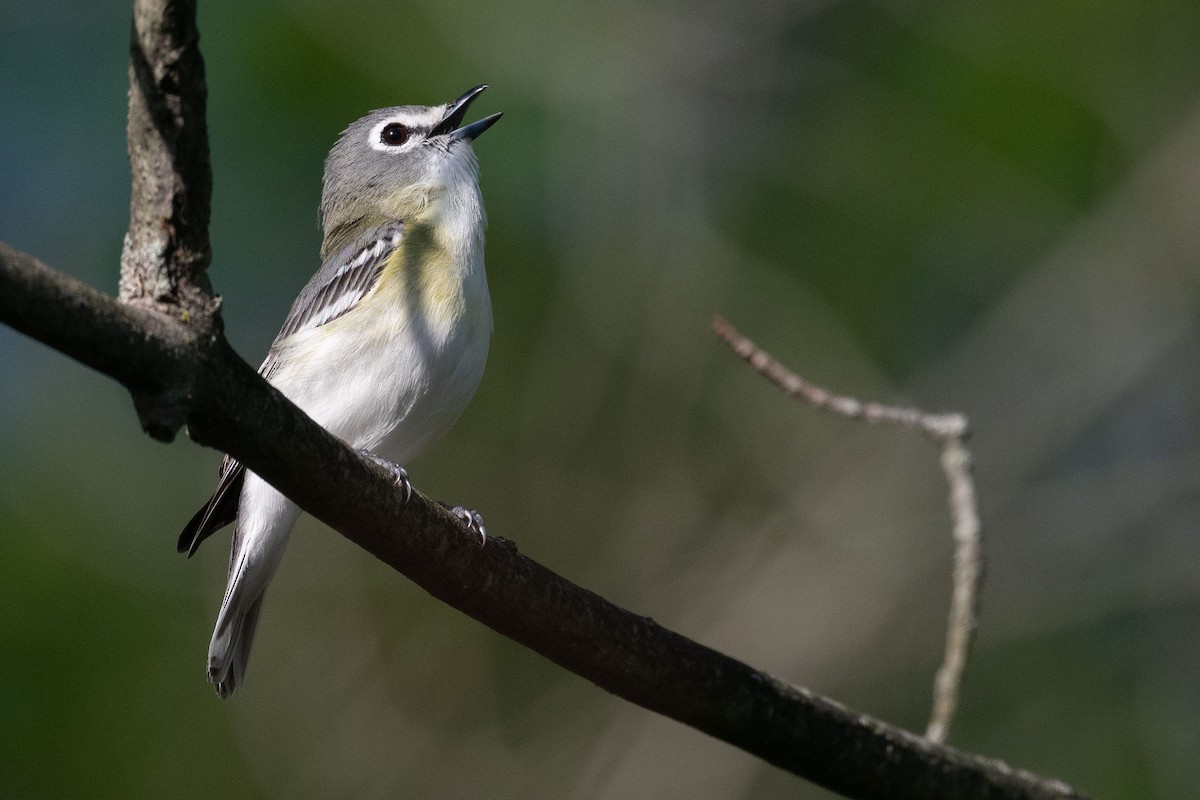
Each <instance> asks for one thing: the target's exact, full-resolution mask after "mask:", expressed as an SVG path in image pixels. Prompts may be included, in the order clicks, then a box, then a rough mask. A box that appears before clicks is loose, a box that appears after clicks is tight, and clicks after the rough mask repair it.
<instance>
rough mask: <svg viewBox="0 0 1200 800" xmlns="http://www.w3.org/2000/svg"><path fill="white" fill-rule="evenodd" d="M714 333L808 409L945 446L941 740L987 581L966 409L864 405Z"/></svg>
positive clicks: (936, 693) (719, 321)
mask: <svg viewBox="0 0 1200 800" xmlns="http://www.w3.org/2000/svg"><path fill="white" fill-rule="evenodd" d="M712 327H713V332H714V333H716V334H717V336H719V337H720V338H721V339H722V340H724V342H725V343H726V344H728V345H729V347H730V348H731V349H732V350H733V352H735V353H736V354H737V355H738V356H739V357H740V358H741V359H742V360H743V361H745V362H746V363H747V364H749V365H750V366H751V367H753V368H754V370H755V371H756V372H758V373H759V374H760V375H762V376H763V377H764V378H766V379H767V380H769V381H770V382H771V383H773V384H775V385H776V386H777V387H779V389H781V390H782V391H783V392H784V393H785V394H787V395H789V396H791V397H794V398H796V399H797V400H803V401H804V402H806V403H808V404H809V405H811V406H815V407H816V408H819V409H822V410H824V411H830V412H833V413H835V414H840V415H841V416H843V417H848V418H850V419H861V420H864V421H866V422H869V423H871V424H877V423H880V422H886V423H893V424H896V425H900V426H902V427H905V428H913V429H916V430H919V431H921V432H923V433H925V434H927V435H928V436H930V437H932V438H933V439H935V440H936V441H937V442H938V443H939V444H940V445H941V447H942V458H941V464H942V472H943V473H944V474H945V476H946V483H947V484H948V485H949V488H950V495H949V505H950V517H951V520H952V522H953V537H954V589H953V593H952V595H951V600H950V618H949V622H948V625H947V629H946V650H945V653H944V655H943V656H942V666H941V667H940V668H939V669H938V673H937V677H936V678H935V679H934V684H933V710H932V711H931V712H930V716H929V726H928V727H927V728H926V730H925V737H926V738H927V739H929V740H931V741H934V742H944V741H945V740H946V736H947V734H948V733H949V730H950V722H951V721H952V720H953V719H954V712H955V710H956V709H957V707H958V696H959V691H960V688H961V686H962V675H963V670H964V669H965V667H966V663H967V653H968V652H969V651H970V649H971V640H972V638H973V636H974V633H975V626H976V617H977V615H978V610H979V588H980V585H981V583H982V581H983V549H982V541H981V534H980V530H981V529H980V524H979V507H978V503H977V500H976V497H975V480H974V478H972V476H971V451H970V450H969V449H968V448H967V444H966V440H967V437H968V435H969V433H970V431H969V428H968V425H967V418H966V417H965V416H963V415H962V414H931V413H928V412H925V411H922V410H920V409H916V408H900V407H897V406H888V405H884V404H882V403H874V402H866V403H864V402H862V401H861V400H857V399H855V398H853V397H846V396H843V395H836V394H834V393H833V392H830V391H829V390H828V389H824V388H822V387H820V386H817V385H816V384H813V383H810V382H809V381H807V380H805V379H804V378H802V377H800V376H799V375H797V374H796V373H794V372H792V371H791V370H789V369H788V368H787V367H785V366H783V365H782V364H780V363H779V362H778V361H776V360H775V359H774V358H773V357H772V356H771V355H770V354H769V353H767V352H766V351H765V350H763V349H762V348H760V347H759V346H758V345H756V344H755V343H754V342H752V341H751V340H750V339H748V338H746V337H745V336H743V335H742V334H741V333H739V332H738V331H737V329H736V328H734V327H733V325H731V324H730V323H729V322H728V321H727V320H726V319H724V318H723V317H715V318H714V319H713V325H712Z"/></svg>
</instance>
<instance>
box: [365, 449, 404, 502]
mask: <svg viewBox="0 0 1200 800" xmlns="http://www.w3.org/2000/svg"><path fill="white" fill-rule="evenodd" d="M358 452H360V453H362V454H363V455H364V456H366V457H367V459H368V460H370V461H372V462H374V463H375V464H378V465H379V466H380V467H382V468H383V471H384V472H386V473H387V474H388V477H390V478H391V479H392V483H394V484H396V487H397V488H399V489H400V491H402V492H404V502H405V503H406V504H407V503H408V501H409V500H411V499H412V493H413V488H412V481H410V480H409V479H408V470H406V469H404V467H402V466H400V465H399V464H396V463H394V462H391V461H388V460H387V459H386V458H383V457H382V456H377V455H375V454H374V453H372V452H371V451H370V450H359V451H358Z"/></svg>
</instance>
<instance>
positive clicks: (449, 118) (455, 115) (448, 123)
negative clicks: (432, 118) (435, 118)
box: [429, 83, 503, 142]
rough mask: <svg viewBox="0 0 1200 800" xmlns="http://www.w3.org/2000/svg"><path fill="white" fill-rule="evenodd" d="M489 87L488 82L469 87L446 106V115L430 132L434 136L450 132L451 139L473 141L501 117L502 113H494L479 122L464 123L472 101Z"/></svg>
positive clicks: (453, 140) (454, 140)
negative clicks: (472, 87)
mask: <svg viewBox="0 0 1200 800" xmlns="http://www.w3.org/2000/svg"><path fill="white" fill-rule="evenodd" d="M486 88H488V87H487V84H486V83H483V84H480V85H479V86H476V87H475V88H474V89H468V90H467V91H465V92H463V94H462V96H461V97H459V98H458V99H457V100H454V101H453V102H451V103H450V104H449V105H447V106H446V116H444V117H442V121H441V122H439V123H438V124H437V127H435V128H434V129H433V130H431V131H430V132H429V135H430V136H431V137H432V136H443V135H446V134H449V136H450V141H452V142H457V141H458V140H460V139H464V140H466V141H468V142H469V141H472V140H473V139H475V138H476V137H478V136H479V134H481V133H483V132H484V131H486V130H487V129H488V128H490V127H492V125H494V124H495V122H496V120H498V119H500V117H501V116H503V115H502V114H492V115H491V116H490V117H484V118H483V119H481V120H479V121H478V122H472V123H471V124H470V125H462V127H461V128H460V127H459V125H461V124H462V121H463V117H464V116H466V114H467V108H468V107H469V106H470V105H471V102H472V101H473V100H474V99H475V98H476V97H478V96H479V95H481V94H483V90H484V89H486Z"/></svg>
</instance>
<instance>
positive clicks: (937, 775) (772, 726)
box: [0, 0, 1080, 800]
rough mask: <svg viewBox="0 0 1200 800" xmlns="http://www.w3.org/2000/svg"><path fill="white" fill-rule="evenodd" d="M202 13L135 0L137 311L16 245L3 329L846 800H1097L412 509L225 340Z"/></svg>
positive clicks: (672, 708)
mask: <svg viewBox="0 0 1200 800" xmlns="http://www.w3.org/2000/svg"><path fill="white" fill-rule="evenodd" d="M194 13H195V8H194V3H193V2H185V1H183V0H176V2H167V0H137V2H136V3H135V24H134V41H135V45H134V49H133V62H134V63H133V67H132V69H131V76H132V77H131V87H132V89H131V97H130V159H131V164H132V169H133V173H134V192H133V199H132V201H131V212H132V213H131V226H130V233H129V237H128V239H127V243H126V248H125V255H124V258H123V270H122V282H121V294H122V299H124V300H127V301H129V302H125V303H122V302H119V301H118V300H116V299H115V298H112V297H109V296H107V295H104V294H103V293H100V292H97V291H95V290H94V289H91V288H89V287H86V286H84V285H82V284H79V283H78V282H76V281H73V280H72V279H70V278H67V277H65V276H62V275H59V274H57V273H55V272H54V271H53V270H50V269H49V268H47V267H46V266H45V265H43V264H41V263H40V262H38V261H37V260H36V259H33V258H32V257H30V256H26V255H24V254H21V253H18V252H16V251H14V250H12V249H11V248H9V247H7V246H5V245H2V244H0V322H4V323H7V324H9V325H11V326H12V327H14V328H16V329H17V330H19V331H22V332H24V333H26V334H27V335H29V336H32V337H34V338H36V339H39V340H41V341H43V342H45V343H47V344H49V345H50V346H52V347H55V348H56V349H58V350H60V351H61V352H63V353H65V354H67V355H69V356H71V357H73V358H75V359H77V360H79V361H80V362H82V363H84V364H87V365H88V366H91V367H93V368H94V369H97V370H99V371H101V372H103V373H105V374H107V375H109V376H111V377H113V378H115V379H116V380H118V381H119V382H121V383H122V384H124V385H125V386H126V387H127V388H129V390H130V391H131V393H133V395H134V400H135V404H137V405H138V408H139V412H140V413H141V414H142V424H143V426H144V427H146V429H147V430H148V431H149V432H150V433H151V434H152V435H154V436H156V437H158V438H169V437H170V436H171V435H172V434H173V433H174V431H175V430H177V429H178V423H179V422H182V421H186V423H187V425H188V428H189V433H190V434H191V436H192V437H193V438H194V439H195V440H196V441H198V442H200V443H202V444H206V445H208V446H211V447H214V448H216V449H218V450H221V451H224V452H227V453H230V454H231V455H233V456H234V457H235V458H237V459H238V460H240V461H241V462H243V463H244V464H245V465H246V466H247V467H249V468H250V469H251V470H253V471H254V472H256V473H258V474H259V475H261V476H262V477H263V478H264V479H266V480H267V481H269V482H270V483H271V484H272V485H274V486H275V487H276V488H278V489H279V490H280V491H282V492H283V493H284V494H286V495H287V496H288V497H290V498H292V500H294V501H295V502H296V503H298V504H299V505H300V507H301V508H303V509H304V510H305V511H308V512H309V513H311V514H312V515H313V516H315V517H317V518H318V519H320V520H322V521H323V522H325V523H327V524H328V525H330V526H331V527H333V528H334V529H335V530H337V531H339V532H340V533H342V534H343V535H344V536H346V537H347V538H348V539H350V540H351V541H353V542H354V543H356V544H358V545H359V546H361V547H363V548H364V549H366V550H367V551H368V552H370V553H372V554H373V555H375V556H376V557H378V558H379V559H381V560H382V561H384V562H385V563H387V564H389V565H390V566H392V567H393V568H395V569H396V570H398V571H399V572H401V573H403V574H404V575H406V576H407V577H409V578H410V579H412V580H413V581H414V582H416V583H417V584H419V585H420V586H422V587H423V588H424V589H425V590H426V591H428V592H430V593H431V594H433V595H434V596H435V597H438V598H440V599H442V600H444V601H445V602H447V603H448V604H450V605H452V606H454V607H455V608H457V609H459V610H461V611H463V612H464V613H467V614H469V615H471V616H472V617H474V618H475V619H477V620H479V621H480V622H483V623H484V624H485V625H488V626H489V627H491V628H493V629H494V630H496V631H498V632H499V633H502V634H504V635H506V636H509V637H511V638H512V639H514V640H516V641H517V642H520V643H521V644H524V645H526V646H528V647H530V648H531V649H533V650H535V651H537V652H538V653H540V654H542V655H543V656H545V657H546V658H549V659H550V660H552V661H554V662H555V663H558V664H560V665H562V666H563V667H565V668H566V669H568V670H571V671H572V672H575V673H576V674H578V675H580V676H582V677H584V678H586V679H588V680H590V681H592V682H594V683H596V684H597V685H599V686H601V687H602V688H604V689H607V690H608V691H610V692H613V693H614V694H617V695H619V696H621V697H623V698H625V699H627V700H629V701H631V702H634V703H637V704H639V705H641V706H643V707H645V708H648V709H650V710H653V711H657V712H659V713H662V714H665V715H667V716H669V717H671V718H673V719H676V720H678V721H680V722H683V723H684V724H687V725H691V726H693V727H695V728H697V729H699V730H701V731H704V732H706V733H709V734H711V735H712V736H715V737H717V738H719V739H722V740H724V741H727V742H729V743H730V744H733V745H735V746H737V747H740V748H742V749H744V750H746V751H747V752H749V753H752V754H754V755H757V756H759V757H761V758H763V759H765V760H767V761H769V762H771V763H773V764H776V765H778V766H780V767H782V768H783V769H786V770H789V771H791V772H794V773H795V774H797V775H800V776H802V777H805V778H808V779H809V780H812V781H814V782H816V783H819V784H821V785H823V786H826V787H828V788H830V789H832V790H833V791H836V792H840V793H843V794H845V795H847V796H849V797H860V798H900V799H901V800H902V799H903V798H972V800H974V799H976V798H1074V797H1079V796H1080V795H1078V794H1077V793H1076V792H1074V791H1073V790H1072V789H1071V788H1070V787H1068V786H1066V785H1064V784H1062V783H1059V782H1056V781H1051V780H1047V779H1044V778H1040V777H1038V776H1035V775H1032V774H1030V773H1027V772H1022V771H1018V770H1013V769H1011V768H1009V767H1007V766H1006V765H1004V764H1002V763H1000V762H998V761H994V760H991V759H986V758H982V757H980V756H976V755H971V754H966V753H962V752H960V751H957V750H954V749H951V748H947V747H944V746H940V745H937V744H934V743H932V742H929V741H927V740H924V739H921V738H920V737H918V736H916V735H914V734H911V733H908V732H906V731H903V730H901V729H898V728H895V727H893V726H890V725H887V724H886V723H883V722H879V721H877V720H873V719H871V718H869V717H866V716H863V715H861V714H858V713H855V712H853V711H850V710H848V709H846V708H844V707H842V706H841V705H839V704H837V703H835V702H833V701H831V700H826V699H824V698H821V697H818V696H816V695H814V694H812V693H811V692H808V691H806V690H804V689H800V688H797V687H794V686H790V685H788V684H785V683H784V682H782V681H779V680H778V679H776V678H773V677H771V676H770V675H767V674H765V673H762V672H759V671H757V670H754V669H753V668H751V667H749V666H747V665H745V664H742V663H740V662H738V661H735V660H734V659H731V658H729V657H727V656H724V655H722V654H720V653H717V652H715V651H713V650H711V649H709V648H707V647H704V646H703V645H700V644H697V643H695V642H692V641H690V640H688V639H686V638H684V637H683V636H680V635H679V634H676V633H673V632H671V631H669V630H666V629H664V628H662V627H661V626H659V625H657V624H656V623H655V622H654V621H653V620H651V619H649V618H646V617H641V616H638V615H635V614H632V613H630V612H629V611H626V610H624V609H621V608H619V607H617V606H615V605H613V604H612V603H609V602H608V601H606V600H604V599H603V598H601V597H599V596H597V595H595V594H593V593H592V592H589V591H587V590H584V589H581V588H579V587H577V586H575V585H574V584H572V583H570V582H569V581H567V580H565V579H564V578H561V577H559V576H558V575H555V574H554V573H553V572H550V571H549V570H547V569H546V568H545V567H542V566H541V565H539V564H537V563H536V562H534V561H532V560H530V559H528V558H526V557H524V556H523V555H521V554H520V553H519V552H518V551H517V548H516V546H515V545H513V544H512V543H511V542H508V541H506V540H504V539H501V538H498V537H493V538H491V539H489V540H488V542H487V544H486V546H484V547H480V545H479V540H478V537H476V536H475V535H474V534H471V533H469V532H467V531H466V530H465V529H464V528H463V527H461V525H460V524H459V522H458V521H457V519H456V518H454V517H453V516H452V515H450V514H449V512H447V511H446V510H444V509H443V508H442V507H441V506H440V505H438V504H436V503H433V502H430V501H429V500H428V499H427V498H425V497H424V496H423V495H421V494H419V493H414V495H413V497H412V500H411V501H410V502H408V503H407V504H405V502H404V498H403V495H402V494H401V493H400V492H399V491H398V490H397V488H396V487H395V486H394V485H393V484H392V482H391V479H390V477H389V476H387V475H385V474H384V473H383V471H382V470H381V469H380V468H379V467H377V466H376V465H374V464H372V463H371V462H369V461H368V460H366V459H365V458H363V457H362V456H361V455H360V454H359V453H357V452H355V451H354V450H352V449H350V448H349V447H347V446H346V445H345V444H344V443H342V442H340V441H339V440H337V439H335V438H334V437H333V436H332V435H330V434H329V433H327V432H326V431H325V430H323V429H322V428H320V427H319V426H318V425H316V424H315V423H314V422H313V421H312V420H311V419H310V418H309V417H308V416H306V415H305V414H304V413H303V412H302V411H300V410H299V409H298V408H296V407H295V406H294V405H293V404H292V403H290V402H289V401H288V400H287V399H286V398H284V397H283V396H282V395H281V394H279V393H278V392H277V391H275V390H274V389H273V388H272V387H271V386H269V385H268V384H267V383H266V382H265V381H264V380H263V379H262V378H261V376H259V375H258V374H257V373H255V371H254V370H253V368H251V367H250V366H249V365H248V364H246V363H245V362H244V361H242V360H241V359H240V358H238V356H237V355H236V354H235V353H234V352H233V350H232V349H231V348H230V347H229V345H228V344H227V343H226V341H225V339H224V337H223V336H222V334H221V330H220V322H219V319H218V318H217V316H216V310H217V306H216V302H215V300H213V299H212V298H211V297H210V295H209V292H208V285H207V283H206V279H205V278H204V268H205V266H206V264H207V259H208V245H207V232H206V229H207V219H208V185H207V183H206V182H207V180H208V178H207V160H208V159H207V146H206V144H205V138H206V137H205V134H204V122H203V71H202V66H201V65H200V61H199V52H198V50H197V49H196V41H197V37H196V34H195V19H194ZM172 65H174V66H172ZM176 67H177V68H178V71H173V70H175V68H176ZM160 95H161V96H160ZM147 122H148V123H149V124H147ZM156 226H157V227H156Z"/></svg>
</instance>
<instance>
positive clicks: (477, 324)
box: [179, 86, 500, 698]
mask: <svg viewBox="0 0 1200 800" xmlns="http://www.w3.org/2000/svg"><path fill="white" fill-rule="evenodd" d="M486 88H487V86H477V87H475V88H474V89H471V90H470V91H468V92H466V93H465V94H463V95H462V96H461V97H459V98H458V99H457V100H454V101H453V102H451V103H447V104H446V105H440V106H397V107H394V108H384V109H380V110H378V111H372V112H371V113H370V114H367V115H366V116H365V117H363V118H362V119H360V120H358V121H357V122H354V123H353V124H351V125H350V127H348V128H346V130H345V131H343V132H342V135H341V137H340V138H339V139H338V141H337V143H336V144H335V145H334V146H333V149H332V150H331V151H330V152H329V157H328V158H327V159H326V160H325V179H324V188H323V191H322V194H321V226H322V229H323V231H324V234H325V236H324V240H323V241H322V243H321V268H320V270H318V271H317V273H316V275H314V276H313V278H312V280H310V281H309V282H308V285H307V286H305V287H304V290H303V291H302V292H300V296H299V297H297V298H296V301H295V303H294V304H293V305H292V310H291V311H290V312H289V313H288V315H287V319H286V320H285V321H284V323H283V328H282V329H281V330H280V331H279V335H278V336H277V337H276V338H275V342H274V344H272V345H271V349H270V352H269V353H268V354H267V358H266V360H265V361H264V362H263V365H262V367H260V368H259V373H260V374H261V375H262V376H263V377H265V378H266V379H267V380H268V381H270V383H271V384H272V385H273V386H275V387H276V388H277V389H279V390H280V391H281V392H283V394H284V395H286V396H287V397H288V399H290V400H291V401H292V402H293V403H295V404H296V405H297V406H299V407H300V408H301V409H303V410H304V411H305V412H306V413H308V415H309V416H311V417H312V418H313V419H314V420H316V422H317V423H319V424H320V425H322V426H323V427H325V429H326V430H328V431H330V432H331V433H333V434H334V435H335V436H338V437H339V438H341V439H342V440H344V441H345V442H346V443H347V444H349V445H350V446H351V447H355V448H358V449H360V450H362V451H364V452H365V453H366V454H368V455H372V456H373V457H375V458H376V460H379V461H382V462H383V463H385V464H386V465H388V466H390V467H391V468H392V469H393V472H394V474H395V475H396V478H397V480H398V481H399V482H402V483H403V484H404V485H405V487H406V488H407V475H406V473H405V472H404V470H403V468H402V467H400V466H396V465H403V464H407V463H408V462H409V460H410V459H412V458H413V457H415V456H416V455H417V454H418V453H420V452H421V451H423V450H424V449H425V448H426V447H428V446H429V445H430V444H432V443H433V442H434V441H435V440H437V439H438V438H439V437H440V436H442V434H444V433H445V432H446V431H447V430H448V429H449V428H450V426H451V425H453V424H454V421H455V420H456V419H457V418H458V416H459V414H461V413H462V411H463V409H464V408H466V406H467V403H468V402H470V400H471V397H472V395H474V394H475V389H476V387H477V386H478V385H479V380H480V378H481V377H482V375H483V368H484V363H485V362H486V361H487V352H488V341H489V339H490V338H491V333H492V306H491V300H490V299H489V297H488V287H487V275H486V273H485V272H484V266H483V232H484V228H485V227H486V217H485V214H484V210H483V198H482V196H481V195H480V191H479V165H478V162H477V161H476V160H475V154H474V151H473V150H472V148H471V143H472V141H474V139H475V138H476V137H478V136H479V135H480V134H482V133H483V132H484V131H486V130H487V129H488V128H490V127H491V126H492V124H493V123H495V122H496V120H498V119H499V118H500V114H493V115H491V116H489V117H485V118H483V119H481V120H479V121H478V122H474V123H471V124H470V125H462V120H463V117H464V115H465V114H466V111H467V107H468V106H470V104H471V102H472V101H473V100H474V99H475V98H476V97H478V96H479V94H480V93H481V92H483V90H484V89H486ZM454 511H455V513H457V514H459V515H460V516H461V517H463V518H464V520H465V521H466V522H467V524H468V525H470V526H471V527H473V528H474V529H475V530H476V531H477V532H479V533H480V534H481V535H482V534H483V525H482V521H481V520H480V519H479V516H478V515H477V514H475V513H474V512H471V511H466V510H464V509H461V508H456V509H454ZM299 515H300V509H299V508H298V507H297V506H296V505H295V504H294V503H292V502H291V501H290V500H288V499H287V498H286V497H284V496H283V495H282V494H280V493H279V492H277V491H276V490H275V489H274V488H272V487H271V486H270V485H269V484H267V483H266V481H264V480H262V479H261V478H259V477H258V476H257V475H255V474H254V473H253V472H250V471H249V470H247V469H246V468H245V467H243V466H242V465H241V464H239V463H238V462H237V461H234V460H233V459H232V458H230V457H228V456H226V457H225V460H224V462H223V463H222V465H221V471H220V478H219V481H218V483H217V488H216V491H215V492H214V493H213V495H212V498H211V499H209V501H208V503H206V504H205V505H204V507H203V508H201V509H200V510H199V511H198V512H197V513H196V515H195V516H194V517H193V518H192V520H191V521H190V522H189V523H188V524H187V526H186V527H185V528H184V529H183V533H181V534H180V536H179V550H180V552H187V554H188V556H189V557H190V556H191V555H192V554H193V553H195V552H196V548H197V547H198V546H199V545H200V543H201V542H202V541H204V539H205V538H207V537H208V536H210V535H211V534H212V533H213V532H215V531H217V530H219V529H220V528H222V527H224V526H226V525H228V524H229V523H231V522H232V523H234V533H233V546H232V550H231V552H230V558H229V582H228V585H227V588H226V590H225V599H224V601H223V602H222V603H221V611H220V613H219V614H218V616H217V625H216V630H214V631H213V636H212V642H211V644H210V645H209V648H208V679H209V681H211V682H212V684H213V685H214V686H215V687H216V689H217V693H218V694H219V695H220V696H221V697H223V698H225V697H229V696H230V695H231V694H233V692H234V690H235V689H236V688H237V687H238V686H239V685H241V683H242V682H243V681H244V680H245V676H246V664H247V661H248V659H249V658H250V645H251V643H252V642H253V640H254V630H255V627H256V626H257V625H258V618H259V615H260V614H261V613H262V606H263V596H264V594H265V593H266V591H267V585H268V584H269V583H270V581H271V577H272V576H273V575H274V573H275V569H276V567H278V566H279V562H280V559H281V558H282V557H283V551H284V548H285V547H286V546H287V541H288V536H289V535H290V534H291V531H292V527H293V526H294V525H295V523H296V519H297V517H299Z"/></svg>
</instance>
